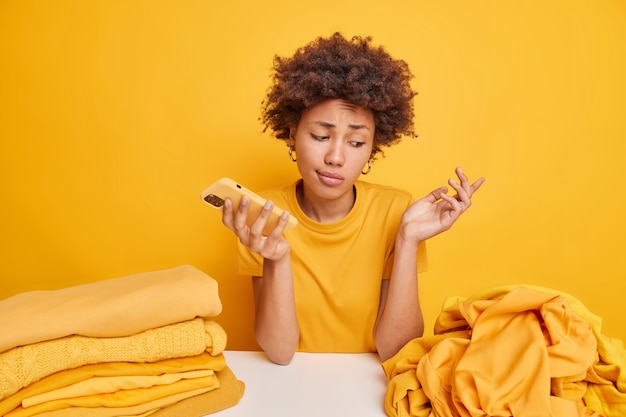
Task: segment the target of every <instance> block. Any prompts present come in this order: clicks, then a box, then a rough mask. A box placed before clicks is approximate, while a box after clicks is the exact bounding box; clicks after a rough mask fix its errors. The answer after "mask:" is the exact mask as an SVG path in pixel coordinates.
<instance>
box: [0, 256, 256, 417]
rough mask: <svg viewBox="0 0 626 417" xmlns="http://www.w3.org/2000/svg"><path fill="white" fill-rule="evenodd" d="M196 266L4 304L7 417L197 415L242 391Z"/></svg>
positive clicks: (1, 387)
mask: <svg viewBox="0 0 626 417" xmlns="http://www.w3.org/2000/svg"><path fill="white" fill-rule="evenodd" d="M221 309H222V305H221V302H220V298H219V294H218V288H217V282H216V281H215V280H214V279H213V278H211V277H210V276H208V275H206V274H205V273H203V272H202V271H200V270H198V269H197V268H195V267H192V266H189V265H183V266H179V267H176V268H172V269H167V270H162V271H154V272H145V273H140V274H135V275H130V276H126V277H121V278H115V279H108V280H104V281H98V282H93V283H90V284H85V285H79V286H74V287H68V288H63V289H60V290H54V291H31V292H24V293H21V294H17V295H15V296H13V297H10V298H7V299H5V300H2V301H0V416H5V417H29V416H49V417H73V416H76V417H78V416H81V417H82V416H90V417H112V416H128V417H130V416H148V415H150V416H153V417H166V416H167V417H170V416H176V417H200V416H204V415H206V414H210V413H213V412H216V411H220V410H223V409H225V408H228V407H231V406H234V405H236V404H237V403H238V402H239V399H240V398H241V397H242V395H243V392H244V384H243V382H241V381H239V380H237V378H236V377H235V375H234V374H233V373H232V371H231V369H230V368H229V367H228V366H227V364H226V360H225V358H224V354H223V351H224V349H225V347H226V332H225V331H224V329H223V328H222V327H221V326H220V325H219V324H218V323H217V322H216V321H215V317H216V316H218V315H219V314H220V313H221Z"/></svg>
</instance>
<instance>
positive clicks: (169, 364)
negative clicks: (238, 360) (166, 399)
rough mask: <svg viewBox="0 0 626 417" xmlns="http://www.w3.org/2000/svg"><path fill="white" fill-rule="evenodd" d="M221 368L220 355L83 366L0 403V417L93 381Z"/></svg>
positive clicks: (222, 362) (17, 393)
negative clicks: (34, 400) (24, 404)
mask: <svg viewBox="0 0 626 417" xmlns="http://www.w3.org/2000/svg"><path fill="white" fill-rule="evenodd" d="M224 366H226V362H225V360H224V355H223V354H219V355H217V356H211V355H209V354H208V353H202V354H200V355H197V356H188V357H182V358H175V359H165V360H162V361H157V362H149V363H134V362H109V363H96V364H93V365H84V366H80V367H78V368H74V369H68V370H66V371H60V372H57V373H54V374H52V375H50V376H47V377H45V378H42V379H41V380H39V381H37V382H34V383H32V384H30V385H29V386H27V387H25V388H23V389H21V390H19V391H18V392H16V393H15V394H13V395H11V396H9V397H7V398H5V399H4V400H2V401H0V416H4V415H5V414H6V413H7V412H9V411H11V410H13V409H14V408H16V407H18V406H19V405H20V404H22V401H26V400H27V399H28V398H32V397H36V396H38V395H41V394H45V393H49V392H52V391H55V390H58V389H62V388H64V387H68V386H71V385H73V384H77V383H81V382H85V381H89V380H90V379H91V378H94V377H113V376H118V377H119V376H121V377H127V376H138V375H139V376H143V375H145V376H150V375H163V374H170V373H176V372H188V371H195V370H213V371H221V370H222V369H224ZM194 395H197V394H194ZM176 401H179V400H175V401H172V403H173V402H176Z"/></svg>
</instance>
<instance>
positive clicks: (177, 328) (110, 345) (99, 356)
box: [0, 318, 226, 400]
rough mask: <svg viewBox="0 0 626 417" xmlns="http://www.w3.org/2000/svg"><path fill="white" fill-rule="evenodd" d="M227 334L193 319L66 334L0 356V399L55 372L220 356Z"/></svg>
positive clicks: (218, 327) (213, 325) (204, 320)
mask: <svg viewBox="0 0 626 417" xmlns="http://www.w3.org/2000/svg"><path fill="white" fill-rule="evenodd" d="M225 347H226V332H225V331H224V329H223V328H222V327H220V325H219V324H217V323H216V322H214V321H211V320H210V319H202V318H197V319H193V320H188V321H185V322H182V323H176V324H170V325H167V326H162V327H158V328H155V329H150V330H146V331H144V332H141V333H138V334H135V335H131V336H123V337H109V338H94V337H85V336H67V337H64V338H61V339H56V340H48V341H45V342H40V343H34V344H30V345H26V346H20V347H16V348H13V349H11V350H9V351H6V352H3V353H0V400H2V399H4V398H6V397H7V396H9V395H12V394H14V393H15V392H17V391H18V390H20V389H22V388H24V387H27V386H28V385H30V384H32V383H33V382H36V381H38V380H40V379H41V378H44V377H46V376H48V375H51V374H53V373H55V372H59V371H63V370H67V369H72V368H76V367H79V366H82V365H88V364H95V363H102V362H155V361H159V360H164V359H171V358H180V357H185V356H195V355H199V354H201V353H203V352H208V353H210V354H211V355H214V356H215V355H219V354H220V353H222V352H223V350H224V348H225Z"/></svg>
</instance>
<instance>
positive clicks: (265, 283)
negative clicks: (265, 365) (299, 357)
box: [252, 256, 300, 365]
mask: <svg viewBox="0 0 626 417" xmlns="http://www.w3.org/2000/svg"><path fill="white" fill-rule="evenodd" d="M252 283H253V284H252V288H253V290H254V303H255V322H254V333H255V336H256V339H257V342H258V343H259V345H260V346H261V348H262V349H263V351H264V352H265V353H266V354H267V356H268V357H269V358H270V360H272V361H273V362H275V363H277V364H280V365H288V364H289V363H290V362H291V359H293V355H294V353H295V352H296V347H297V346H298V339H299V338H300V328H299V327H298V321H297V319H296V303H295V300H294V291H293V279H292V275H291V262H290V261H289V256H287V257H286V259H281V260H278V261H273V260H269V259H265V260H264V262H263V276H262V277H253V278H252Z"/></svg>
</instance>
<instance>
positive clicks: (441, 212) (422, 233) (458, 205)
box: [399, 168, 485, 241]
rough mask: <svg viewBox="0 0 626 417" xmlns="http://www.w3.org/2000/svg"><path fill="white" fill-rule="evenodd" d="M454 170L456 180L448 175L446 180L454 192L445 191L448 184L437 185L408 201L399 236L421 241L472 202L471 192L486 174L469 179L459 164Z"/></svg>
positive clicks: (443, 228) (450, 222) (445, 226)
mask: <svg viewBox="0 0 626 417" xmlns="http://www.w3.org/2000/svg"><path fill="white" fill-rule="evenodd" d="M455 172H456V175H457V177H458V179H459V182H457V181H455V180H454V179H452V178H450V179H449V180H448V184H449V185H450V187H452V188H453V189H454V190H455V191H456V195H454V196H451V195H448V194H447V193H448V187H439V188H437V189H435V190H433V191H432V192H430V193H429V194H428V195H426V196H425V197H423V198H421V199H419V200H417V201H416V202H414V203H413V204H411V206H409V208H407V209H406V211H405V212H404V214H403V215H402V222H401V224H400V229H399V233H400V237H401V238H403V239H407V240H416V241H422V240H426V239H428V238H431V237H433V236H435V235H437V234H439V233H441V232H444V231H446V230H448V229H449V228H450V227H452V225H453V224H454V222H456V220H457V219H458V218H459V216H460V215H461V214H463V212H465V211H466V210H467V209H468V208H469V207H470V206H471V205H472V196H473V195H474V193H475V192H476V190H478V189H479V188H480V186H481V185H482V184H483V183H484V182H485V178H480V179H478V180H477V181H476V182H474V183H470V182H469V180H468V179H467V176H466V175H465V173H464V172H463V171H462V170H461V168H457V169H456V170H455Z"/></svg>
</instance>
